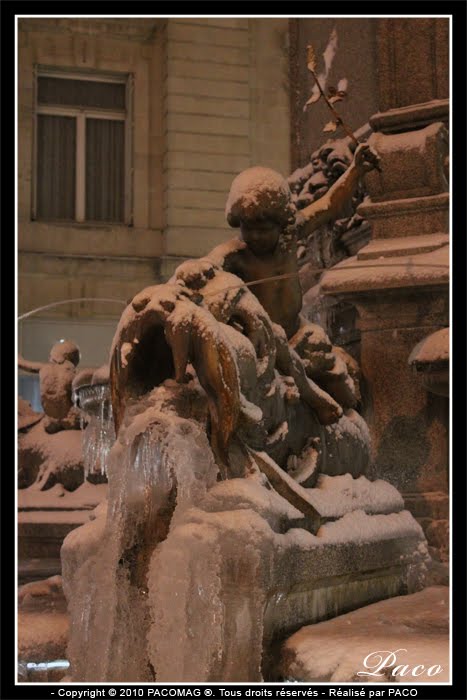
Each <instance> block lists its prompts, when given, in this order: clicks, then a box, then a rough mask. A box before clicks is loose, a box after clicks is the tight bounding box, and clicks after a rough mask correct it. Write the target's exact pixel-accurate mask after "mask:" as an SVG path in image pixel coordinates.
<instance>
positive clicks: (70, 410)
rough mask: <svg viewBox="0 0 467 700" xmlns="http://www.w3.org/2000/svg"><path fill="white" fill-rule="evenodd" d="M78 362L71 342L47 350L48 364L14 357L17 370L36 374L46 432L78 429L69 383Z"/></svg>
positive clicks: (78, 424) (70, 384)
mask: <svg viewBox="0 0 467 700" xmlns="http://www.w3.org/2000/svg"><path fill="white" fill-rule="evenodd" d="M79 360H80V351H79V348H78V346H77V345H75V343H73V342H72V341H71V340H64V341H60V342H59V343H55V345H53V346H52V348H51V350H50V354H49V362H29V361H28V360H25V359H24V358H23V357H21V355H20V356H19V357H18V367H19V369H22V370H24V371H25V372H31V373H33V374H39V379H40V391H41V403H42V408H43V409H44V412H45V425H44V428H45V431H46V432H47V433H56V432H58V431H60V430H70V429H71V430H73V429H79V427H80V423H79V410H78V409H77V408H75V407H74V405H73V400H72V382H73V379H74V377H75V374H76V366H77V365H78V363H79Z"/></svg>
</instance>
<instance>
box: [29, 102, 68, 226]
mask: <svg viewBox="0 0 467 700" xmlns="http://www.w3.org/2000/svg"><path fill="white" fill-rule="evenodd" d="M75 164H76V125H75V119H74V117H52V116H49V115H43V114H39V115H38V117H37V199H36V214H37V218H39V219H74V217H75V180H76V178H75Z"/></svg>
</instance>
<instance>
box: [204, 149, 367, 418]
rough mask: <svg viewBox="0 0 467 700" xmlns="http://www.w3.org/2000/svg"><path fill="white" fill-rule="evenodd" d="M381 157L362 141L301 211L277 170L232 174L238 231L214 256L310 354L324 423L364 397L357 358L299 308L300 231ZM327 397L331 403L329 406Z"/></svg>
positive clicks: (324, 215)
mask: <svg viewBox="0 0 467 700" xmlns="http://www.w3.org/2000/svg"><path fill="white" fill-rule="evenodd" d="M378 163H379V157H378V155H377V154H376V153H375V151H374V150H373V149H371V147H370V146H369V145H368V144H360V145H359V146H358V147H357V149H356V151H355V157H354V160H353V162H352V163H351V165H350V166H349V168H348V169H347V170H346V171H345V172H344V173H343V174H342V175H341V177H340V178H339V179H338V180H337V181H336V182H335V183H334V185H333V186H332V187H331V188H330V189H329V190H328V191H327V192H326V194H325V195H324V196H323V197H321V198H320V199H318V200H316V201H315V202H312V203H311V204H310V205H309V206H307V207H306V208H304V209H302V210H301V211H300V212H298V211H297V209H296V207H295V204H294V203H293V200H292V194H291V192H290V189H289V186H288V184H287V182H286V180H285V179H284V178H283V177H282V176H281V175H280V174H279V173H277V172H275V171H274V170H271V169H270V168H263V167H253V168H248V169H247V170H244V171H243V172H242V173H240V174H239V175H238V176H237V177H236V178H235V180H234V181H233V183H232V186H231V188H230V193H229V197H228V200H227V205H226V216H227V221H228V222H229V224H230V225H231V226H233V227H234V228H240V236H239V237H238V238H236V239H233V240H231V241H229V242H227V243H223V244H221V245H219V246H217V247H216V248H214V250H213V251H211V253H209V255H208V258H209V259H211V260H212V261H213V262H214V263H215V264H216V265H217V266H219V267H221V268H223V269H224V270H226V271H228V272H231V273H233V274H235V275H237V276H238V277H240V278H241V279H242V280H244V281H245V283H246V284H247V285H248V286H249V288H250V290H251V291H252V293H253V294H254V295H255V296H256V297H257V298H258V300H259V301H260V303H261V305H262V306H263V308H264V309H265V310H266V311H267V313H268V314H269V316H270V318H271V320H272V321H273V322H274V323H276V324H278V325H279V326H281V327H282V328H283V329H284V331H285V333H286V335H287V339H288V342H289V345H290V346H291V347H292V348H293V349H295V350H296V352H297V353H298V354H299V355H300V357H301V358H302V359H303V360H304V364H305V367H306V372H307V375H308V377H309V378H310V379H311V380H314V381H316V382H317V384H318V385H319V387H320V388H319V387H318V386H316V385H315V386H316V390H317V393H318V392H319V394H320V396H319V404H320V405H321V406H322V407H323V409H324V410H322V411H321V412H322V414H323V415H326V414H327V419H325V420H323V419H322V418H321V420H322V422H323V423H329V422H333V421H335V420H337V419H338V417H339V415H338V414H337V413H335V414H334V417H333V418H330V417H329V416H332V408H333V407H334V406H335V401H337V402H338V403H339V404H340V405H341V406H343V407H345V408H347V407H353V406H355V405H356V403H357V402H358V398H359V396H358V390H357V389H356V388H355V385H354V382H353V380H352V378H351V376H350V374H349V371H348V365H349V363H350V362H351V358H348V360H349V362H348V363H346V361H345V353H344V354H343V353H342V352H341V353H339V355H336V354H334V353H333V350H332V345H331V343H330V341H329V338H327V336H326V334H325V333H324V332H323V330H322V329H321V328H320V327H319V326H316V325H315V324H310V323H308V322H307V321H306V320H305V319H304V318H303V317H302V316H301V315H300V311H301V308H302V290H301V286H300V279H299V276H298V265H297V244H296V236H295V231H296V228H297V227H298V226H300V225H302V224H303V223H305V222H306V223H307V226H308V230H313V229H315V228H319V227H320V226H322V225H323V224H324V223H327V222H328V221H331V220H333V219H335V218H336V217H337V216H338V215H339V212H340V211H341V209H342V208H343V206H344V205H345V204H346V202H347V201H348V200H349V199H350V198H351V197H352V196H353V194H354V192H355V190H356V188H357V186H358V183H359V180H360V178H361V177H362V176H363V175H364V174H365V173H367V172H369V171H371V170H372V169H373V168H376V167H378ZM322 389H325V391H324V392H323V391H322ZM327 392H328V393H327ZM323 394H324V399H323ZM325 397H327V399H326V398H325ZM334 399H335V401H334ZM323 400H324V401H327V403H328V409H327V410H326V407H325V406H323Z"/></svg>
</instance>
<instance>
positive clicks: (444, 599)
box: [281, 586, 449, 683]
mask: <svg viewBox="0 0 467 700" xmlns="http://www.w3.org/2000/svg"><path fill="white" fill-rule="evenodd" d="M398 667H399V668H398ZM281 672H282V676H283V678H287V679H290V680H292V679H293V680H296V681H310V682H313V681H315V682H318V681H330V682H336V683H342V682H346V681H347V682H354V683H362V682H369V683H378V682H380V683H381V682H383V683H388V682H389V683H433V682H448V681H449V588H448V587H447V586H432V587H430V588H425V589H424V590H423V591H420V592H418V593H414V594H412V595H407V596H397V597H395V598H390V599H388V600H383V601H380V602H379V603H374V604H372V605H367V606H366V607H364V608H360V609H358V610H354V611H353V612H350V613H347V614H346V615H340V616H338V617H335V618H333V619H332V620H326V621H325V622H320V623H318V624H315V625H308V626H306V627H302V629H300V630H299V631H298V632H296V633H295V634H294V635H292V637H290V638H289V639H288V640H287V642H286V643H285V644H284V647H283V651H282V659H281ZM361 674H366V675H361ZM368 674H371V675H368Z"/></svg>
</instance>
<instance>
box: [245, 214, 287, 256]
mask: <svg viewBox="0 0 467 700" xmlns="http://www.w3.org/2000/svg"><path fill="white" fill-rule="evenodd" d="M240 232H241V234H242V238H243V240H244V241H245V243H246V244H247V246H248V247H249V248H250V249H251V251H252V252H253V253H254V254H255V255H258V256H261V255H267V254H269V253H272V252H273V251H274V249H275V247H276V245H277V242H278V241H279V236H280V235H281V226H280V225H279V224H277V223H276V222H275V221H271V220H270V219H257V220H256V221H241V222H240Z"/></svg>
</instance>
